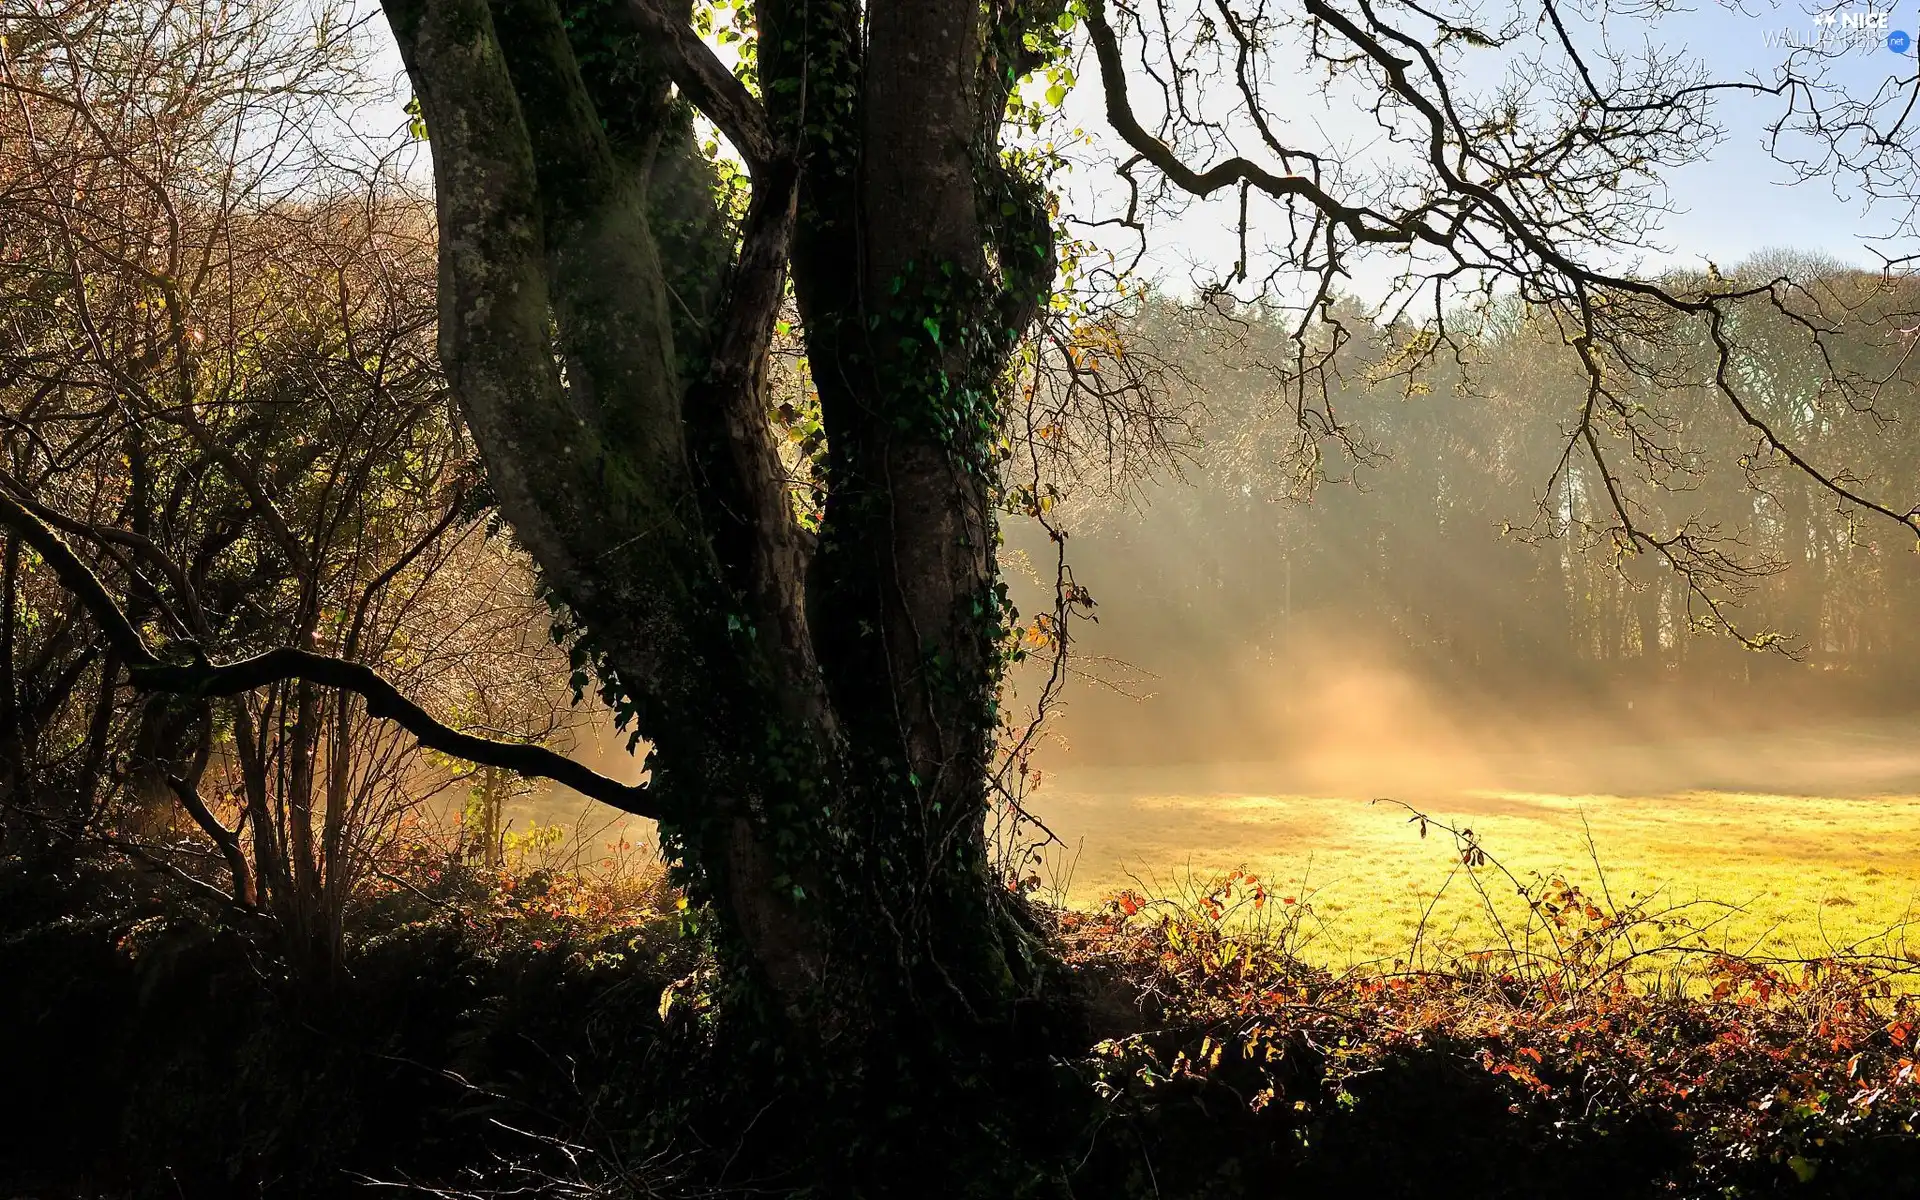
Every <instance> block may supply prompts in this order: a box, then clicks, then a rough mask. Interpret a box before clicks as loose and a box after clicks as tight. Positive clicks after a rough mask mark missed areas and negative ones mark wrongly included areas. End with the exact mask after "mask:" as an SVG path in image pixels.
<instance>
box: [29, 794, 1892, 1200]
mask: <svg viewBox="0 0 1920 1200" xmlns="http://www.w3.org/2000/svg"><path fill="white" fill-rule="evenodd" d="M1413 819H1414V820H1416V821H1419V822H1420V823H1421V824H1422V825H1423V827H1431V829H1434V830H1438V831H1439V832H1440V833H1442V834H1443V835H1447V836H1450V837H1451V838H1452V839H1453V843H1452V847H1451V850H1450V853H1452V854H1454V855H1455V856H1456V857H1457V858H1458V860H1459V862H1460V874H1461V877H1462V879H1463V880H1465V886H1470V887H1474V888H1477V889H1479V890H1480V892H1481V894H1482V895H1483V897H1485V898H1486V899H1487V902H1488V904H1489V911H1490V912H1491V911H1494V908H1495V906H1494V905H1493V897H1494V895H1495V894H1496V893H1497V892H1502V890H1503V889H1505V891H1504V894H1503V895H1502V899H1503V900H1505V899H1507V898H1508V897H1513V896H1517V897H1518V898H1519V899H1520V900H1521V901H1522V902H1523V903H1522V906H1521V910H1522V911H1523V912H1524V913H1525V917H1524V919H1523V921H1522V922H1521V923H1519V924H1513V923H1505V924H1499V925H1497V936H1496V938H1495V942H1496V944H1495V945H1494V946H1492V947H1490V948H1483V949H1480V950H1476V951H1473V952H1471V953H1448V952H1445V951H1443V950H1441V949H1439V948H1436V947H1434V946H1431V945H1426V946H1423V945H1420V944H1418V943H1416V945H1415V946H1413V947H1410V948H1409V950H1408V953H1407V954H1406V955H1405V956H1403V958H1402V959H1401V960H1400V961H1398V962H1389V963H1376V964H1370V965H1367V966H1364V967H1360V968H1355V969H1350V970H1346V971H1332V970H1328V969H1325V968H1323V967H1317V966H1312V965H1309V964H1308V963H1307V962H1305V961H1304V959H1303V954H1302V950H1303V947H1304V946H1305V945H1307V944H1308V943H1309V942H1310V940H1311V939H1312V938H1313V937H1314V936H1315V935H1316V930H1317V927H1318V920H1319V918H1318V915H1317V914H1316V912H1315V911H1314V898H1313V897H1312V896H1311V895H1310V894H1297V893H1290V892H1287V891H1285V890H1279V889H1273V888H1270V887H1269V886H1267V884H1265V883H1264V882H1263V881H1261V880H1260V879H1258V878H1256V877H1254V876H1252V875H1251V874H1248V873H1246V872H1244V871H1236V872H1233V873H1231V874H1228V875H1226V876H1223V877H1220V878H1215V879H1207V880H1198V879H1187V880H1183V881H1175V882H1174V883H1172V884H1170V885H1167V886H1163V887H1160V888H1157V889H1154V890H1152V891H1150V892H1149V891H1146V890H1133V891H1126V892H1121V893H1118V894H1116V895H1114V896H1113V897H1111V898H1110V899H1108V900H1107V901H1106V902H1105V903H1103V904H1101V905H1099V906H1098V907H1096V908H1094V909H1090V910H1072V909H1067V908H1062V907H1055V906H1048V905H1044V904H1040V903H1038V902H1037V901H1033V905H1034V913H1035V915H1036V917H1037V918H1039V920H1040V921H1041V923H1042V925H1043V927H1044V928H1047V929H1050V930H1051V932H1052V936H1053V938H1054V940H1055V943H1056V946H1057V948H1058V951H1059V953H1060V954H1061V956H1062V957H1063V959H1064V960H1065V961H1066V963H1067V965H1068V966H1069V968H1070V975H1071V977H1072V978H1073V979H1074V980H1075V981H1077V984H1076V986H1077V987H1078V989H1079V991H1080V993H1081V998H1082V1000H1083V1001H1084V1004H1085V1006H1086V1009H1087V1011H1088V1013H1089V1015H1090V1018H1091V1022H1092V1024H1093V1026H1094V1028H1095V1034H1096V1038H1097V1040H1096V1041H1094V1042H1093V1044H1091V1045H1090V1046H1086V1047H1085V1048H1084V1049H1082V1050H1081V1051H1079V1052H1074V1053H1068V1054H1066V1055H1065V1056H1064V1057H1063V1058H1062V1059H1061V1061H1060V1062H1059V1064H1058V1066H1059V1067H1060V1069H1061V1070H1062V1071H1070V1072H1073V1073H1074V1074H1076V1075H1077V1076H1078V1077H1079V1078H1080V1079H1081V1080H1082V1082H1083V1085H1084V1089H1085V1090H1086V1091H1087V1092H1089V1093H1091V1094H1092V1096H1093V1098H1094V1099H1093V1103H1092V1104H1091V1105H1090V1107H1089V1111H1090V1112H1091V1113H1093V1114H1094V1115H1093V1117H1092V1118H1091V1119H1090V1120H1089V1122H1088V1124H1087V1125H1086V1127H1085V1128H1084V1129H1082V1130H1081V1132H1080V1133H1079V1135H1078V1136H1077V1138H1076V1140H1075V1141H1074V1144H1072V1145H1070V1146H1065V1147H1062V1148H1061V1151H1060V1157H1059V1162H1058V1163H1057V1164H1055V1166H1054V1168H1053V1169H1052V1172H1051V1173H1052V1174H1054V1175H1055V1176H1056V1178H1058V1179H1059V1180H1060V1181H1061V1191H1060V1194H1062V1195H1070V1196H1075V1197H1116V1198H1127V1197H1142V1198H1144V1197H1165V1198H1172V1197H1181V1196H1191V1197H1200V1196H1206V1197H1209V1198H1219V1197H1232V1196H1248V1197H1253V1196H1260V1197H1269V1196H1335V1195H1338V1196H1348V1195H1366V1196H1380V1197H1395V1196H1407V1197H1413V1196H1437V1197H1445V1196H1454V1195H1467V1194H1473V1195H1479V1196H1492V1197H1507V1196H1511V1197H1520V1196H1527V1197H1535V1196H1552V1197H1585V1196H1592V1197H1607V1198H1608V1200H1621V1198H1628V1197H1639V1196H1698V1197H1743V1196H1771V1195H1781V1196H1805V1197H1816V1196H1819V1197H1827V1196H1863V1195H1874V1196H1900V1195H1920V1136H1917V1135H1916V1132H1915V1129H1916V1125H1920V1080H1916V1059H1920V1049H1916V1045H1915V1042H1916V1033H1920V1003H1917V1002H1916V999H1915V997H1916V995H1917V994H1920V991H1917V990H1916V989H1914V988H1912V987H1911V986H1910V982H1911V979H1912V977H1913V974H1914V973H1915V972H1916V971H1917V970H1920V967H1916V965H1915V964H1914V963H1913V962H1910V961H1908V960H1907V959H1905V958H1904V957H1901V956H1899V955H1897V954H1893V953H1889V952H1884V951H1883V952H1877V953H1868V952H1847V953H1837V954H1834V955H1830V956H1827V957H1823V958H1806V959H1787V958H1781V957H1762V956H1753V955H1740V954H1732V953H1726V952H1723V951H1711V952H1709V951H1705V950H1702V948H1701V941H1700V939H1699V937H1698V936H1697V935H1698V933H1699V931H1700V930H1701V929H1702V928H1703V926H1705V925H1710V924H1711V922H1712V921H1713V920H1714V919H1715V916H1714V910H1713V909H1711V908H1705V909H1698V908H1697V907H1696V906H1669V907H1661V906H1657V905H1655V904H1654V903H1653V902H1652V901H1650V900H1646V899H1630V900H1628V901H1626V902H1624V903H1622V902H1616V900H1615V898H1614V897H1613V896H1611V895H1610V894H1608V892H1607V889H1606V887H1605V883H1604V877H1602V881H1601V883H1600V884H1599V885H1598V886H1597V887H1596V888H1595V889H1594V892H1595V893H1596V894H1589V892H1588V891H1587V890H1585V889H1583V888H1582V887H1581V886H1579V885H1577V884H1575V883H1572V882H1569V881H1568V880H1566V879H1564V878H1561V877H1557V876H1547V877H1532V876H1528V877H1525V878H1522V877H1521V876H1519V875H1517V874H1515V873H1513V872H1510V871H1509V870H1507V868H1505V867H1504V866H1503V865H1502V864H1501V863H1500V862H1499V861H1498V860H1497V859H1496V858H1495V857H1494V856H1493V855H1491V854H1490V853H1489V852H1488V850H1487V848H1486V847H1485V846H1483V845H1481V844H1480V843H1479V841H1478V840H1477V839H1475V838H1474V837H1473V835H1472V834H1471V833H1469V832H1468V831H1465V830H1454V829H1450V828H1449V827H1447V826H1444V825H1440V824H1439V823H1437V822H1432V821H1430V820H1429V819H1427V818H1424V817H1421V816H1420V814H1414V816H1413ZM521 849H523V850H524V851H525V853H518V854H515V855H511V856H509V858H508V860H507V861H506V862H505V863H503V864H501V865H494V866H487V865H475V864H473V863H471V862H467V861H462V860H461V859H460V858H459V857H458V856H449V855H447V854H445V853H444V852H442V851H440V850H436V849H435V848H433V847H432V846H431V845H429V844H425V843H423V844H421V845H420V846H417V847H414V848H412V849H411V850H409V851H408V852H407V853H406V854H403V855H400V856H398V857H397V858H396V859H395V860H394V861H393V863H392V864H391V867H390V869H385V870H383V872H382V874H381V876H380V878H379V882H378V884H377V885H375V886H373V887H371V888H370V889H369V891H368V893H367V895H366V897H365V898H364V900H363V902H362V903H361V904H359V905H358V906H357V908H356V915H355V922H354V936H353V938H352V939H350V952H349V954H348V956H347V959H346V962H345V964H344V967H343V970H342V973H341V975H340V977H339V978H338V979H336V980H334V981H332V982H331V983H330V984H329V985H328V986H327V987H325V988H323V989H321V990H320V991H319V992H316V991H315V990H314V989H313V986H312V983H311V981H302V980H296V979H295V978H294V977H293V976H292V975H291V974H290V973H289V972H287V971H286V970H285V969H284V968H282V967H281V966H279V965H278V964H277V960H276V958H275V956H274V954H273V953H272V951H271V947H270V945H269V943H268V942H267V941H265V940H264V939H263V938H262V937H261V936H260V931H258V930H257V929H252V928H249V927H248V926H246V925H245V924H243V923H242V924H236V923H235V921H236V918H234V917H233V916H232V915H231V914H222V913H220V912H217V911H215V910H212V909H209V908H204V907H198V906H196V902H195V900H194V898H193V897H192V896H191V895H182V894H178V893H177V892H175V891H172V890H170V889H169V887H168V885H167V881H166V880H164V879H160V878H156V877H154V876H152V875H151V874H148V873H144V872H142V871H140V870H138V869H137V866H136V864H131V863H127V862H124V861H119V860H116V859H113V858H111V857H110V856H108V857H102V858H99V859H93V860H85V861H82V862H80V863H78V864H76V865H74V866H73V867H72V868H71V869H68V870H65V871H61V872H52V873H49V872H46V871H42V870H27V869H25V867H24V866H23V864H18V863H15V864H0V1022H3V1023H4V1028H6V1029H7V1030H8V1031H9V1038H10V1039H11V1050H10V1057H11V1060H12V1061H11V1064H10V1065H11V1068H12V1069H11V1070H10V1076H11V1078H12V1079H13V1080H15V1081H48V1082H38V1083H28V1084H26V1085H24V1086H23V1085H21V1084H20V1083H18V1082H16V1083H15V1085H14V1086H13V1087H12V1088H11V1089H10V1090H9V1092H8V1093H7V1097H8V1111H7V1112H6V1113H5V1114H4V1115H3V1117H4V1128H5V1129H7V1130H8V1132H9V1134H10V1136H9V1137H8V1138H7V1139H4V1140H0V1193H4V1194H6V1195H23V1196H49V1197H51V1196H128V1197H135V1196H141V1197H144V1196H156V1197H157V1196H173V1197H178V1196H189V1197H196V1198H198V1197H208V1196H211V1197H224V1196H240V1195H243V1194H244V1195H246V1196H249V1197H260V1196H299V1197H304V1196H322V1195H344V1194H349V1193H351V1194H359V1193H360V1192H362V1191H363V1190H365V1189H366V1188H368V1187H378V1188H380V1189H382V1190H389V1189H393V1188H400V1189H402V1190H404V1191H407V1192H410V1193H412V1194H428V1195H440V1196H463V1197H465V1196H472V1197H478V1196H504V1195H515V1196H556V1197H559V1196H574V1197H586V1196H596V1197H598V1196H605V1197H615V1196H634V1195H662V1196H666V1195H673V1196H693V1195H702V1196H707V1195H714V1196H717V1195H744V1194H750V1193H751V1194H762V1195H768V1194H770V1195H819V1194H821V1193H818V1192H808V1191H807V1190H806V1189H805V1188H804V1186H803V1185H804V1182H805V1173H804V1170H799V1171H796V1170H795V1169H793V1168H794V1164H793V1162H792V1161H791V1160H790V1159H782V1158H781V1155H785V1154H788V1153H789V1152H790V1151H791V1148H792V1147H791V1144H790V1143H789V1144H784V1145H783V1144H782V1143H781V1136H780V1133H779V1128H780V1126H781V1123H782V1121H783V1120H784V1119H785V1118H784V1117H783V1116H782V1112H783V1111H785V1110H782V1109H781V1108H779V1107H778V1106H777V1104H776V1099H777V1097H776V1095H775V1090H776V1089H772V1088H770V1087H768V1086H766V1081H764V1080H759V1079H757V1078H756V1077H755V1076H754V1075H753V1074H752V1073H751V1071H752V1066H751V1063H750V1062H749V1061H748V1060H747V1059H742V1058H737V1057H730V1055H732V1053H733V1052H732V1051H730V1050H729V1049H728V1048H727V1045H726V1039H725V1038H724V1036H722V1034H723V1031H724V1028H725V1011H724V1010H725V1004H724V1002H723V1001H722V999H721V996H720V994H719V993H718V992H717V991H716V985H715V979H714V975H713V972H712V969H711V964H710V961H709V959H708V956H707V955H706V953H705V951H704V950H703V948H702V945H701V942H700V940H699V938H698V936H697V932H696V930H697V921H695V920H693V919H692V918H693V917H694V916H695V915H696V914H690V913H688V912H687V911H686V909H685V907H684V904H683V902H682V900H681V899H680V898H679V897H678V896H677V895H676V894H674V893H673V892H672V891H671V890H670V889H669V888H668V887H667V885H666V883H665V880H664V877H663V875H662V873H661V872H660V871H659V870H658V869H657V866H655V867H646V868H644V869H634V868H636V867H637V866H638V864H637V863H629V864H626V865H625V866H624V867H623V869H621V870H618V871H598V872H595V871H583V870H581V869H579V868H578V865H577V864H573V865H570V866H569V865H565V864H562V865H556V864H554V863H553V862H551V861H546V860H542V859H541V858H540V857H539V855H538V853H537V851H538V850H539V849H540V847H539V845H538V843H537V841H536V842H530V843H528V844H526V845H525V846H523V847H522V848H521ZM1014 886H1015V890H1018V891H1023V892H1030V891H1031V890H1032V888H1033V885H1032V882H1031V880H1027V881H1022V882H1020V883H1017V884H1015V885H1014ZM1507 910H1508V911H1511V906H1509V907H1508V909H1507ZM1496 920H1497V918H1496ZM791 1101H792V1097H788V1098H787V1100H786V1101H782V1103H790V1102H791ZM911 1101H912V1098H911V1097H903V1098H902V1103H903V1104H911ZM769 1145H773V1146H780V1147H781V1148H780V1150H779V1151H778V1152H777V1153H775V1152H769V1151H768V1149H767V1147H768V1146H769ZM956 1169H963V1166H962V1165H957V1164H938V1163H928V1164H927V1178H926V1180H925V1181H924V1186H923V1187H921V1189H920V1191H919V1193H918V1194H926V1195H939V1194H943V1193H944V1192H946V1191H949V1190H952V1186H953V1185H954V1182H955V1181H954V1178H953V1172H954V1171H955V1170H956ZM909 1182H911V1181H909Z"/></svg>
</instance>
